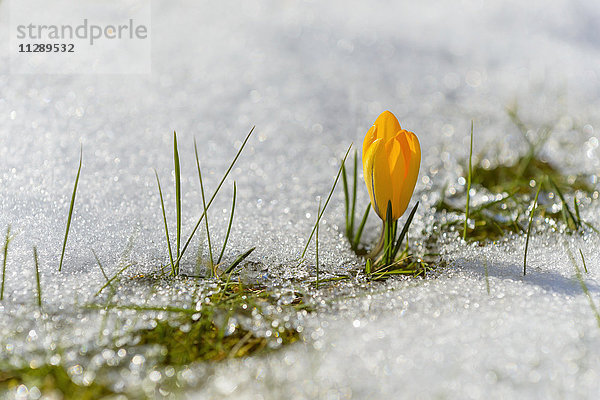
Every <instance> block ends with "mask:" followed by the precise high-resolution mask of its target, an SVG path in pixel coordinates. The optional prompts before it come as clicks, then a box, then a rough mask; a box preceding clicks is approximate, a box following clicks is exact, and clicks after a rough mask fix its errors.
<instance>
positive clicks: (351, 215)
mask: <svg viewBox="0 0 600 400" xmlns="http://www.w3.org/2000/svg"><path fill="white" fill-rule="evenodd" d="M357 163H358V153H357V151H356V150H354V176H353V182H352V207H351V208H350V233H351V234H352V236H354V213H355V209H356V189H357V188H356V186H357V185H356V178H357V176H358V164H357ZM351 240H352V239H351Z"/></svg>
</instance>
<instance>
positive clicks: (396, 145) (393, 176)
mask: <svg viewBox="0 0 600 400" xmlns="http://www.w3.org/2000/svg"><path fill="white" fill-rule="evenodd" d="M362 160H363V174H364V178H365V183H366V184H367V189H368V190H369V197H370V198H371V205H372V206H373V208H374V209H375V212H376V213H377V215H379V217H380V218H381V219H382V220H384V221H385V220H386V213H387V212H386V210H387V207H388V202H389V201H391V203H392V220H394V221H395V220H397V219H398V218H400V217H401V216H402V214H404V212H405V211H406V208H407V207H408V202H409V201H410V198H411V196H412V194H413V191H414V189H415V184H416V183H417V177H418V175H419V166H420V165H421V146H420V145H419V139H417V136H416V135H415V134H414V133H412V132H409V131H406V130H404V129H402V128H401V127H400V123H399V122H398V119H397V118H396V117H395V116H394V114H392V113H391V112H389V111H384V112H382V113H381V115H379V117H377V120H375V124H373V126H372V127H371V129H369V131H368V132H367V135H366V136H365V140H364V142H363V153H362Z"/></svg>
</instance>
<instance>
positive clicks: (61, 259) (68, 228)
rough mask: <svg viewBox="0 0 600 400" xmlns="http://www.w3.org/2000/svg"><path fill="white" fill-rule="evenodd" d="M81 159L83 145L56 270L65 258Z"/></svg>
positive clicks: (81, 150) (59, 268) (60, 267)
mask: <svg viewBox="0 0 600 400" xmlns="http://www.w3.org/2000/svg"><path fill="white" fill-rule="evenodd" d="M82 159H83V146H82V147H81V148H80V149H79V168H78V169H77V176H76V177H75V185H74V186H73V195H72V196H71V205H70V206H69V216H68V217H67V229H66V230H65V239H64V241H63V246H62V252H61V254H60V264H59V265H58V271H59V272H60V271H61V270H62V266H63V260H64V258H65V249H66V248H67V238H68V237H69V230H70V228H71V218H72V217H73V207H75V195H76V194H77V185H78V184H79V174H80V173H81V161H82Z"/></svg>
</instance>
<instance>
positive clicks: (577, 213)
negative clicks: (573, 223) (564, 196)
mask: <svg viewBox="0 0 600 400" xmlns="http://www.w3.org/2000/svg"><path fill="white" fill-rule="evenodd" d="M573 208H574V209H575V216H577V223H579V225H581V214H580V213H579V202H578V201H577V197H573Z"/></svg>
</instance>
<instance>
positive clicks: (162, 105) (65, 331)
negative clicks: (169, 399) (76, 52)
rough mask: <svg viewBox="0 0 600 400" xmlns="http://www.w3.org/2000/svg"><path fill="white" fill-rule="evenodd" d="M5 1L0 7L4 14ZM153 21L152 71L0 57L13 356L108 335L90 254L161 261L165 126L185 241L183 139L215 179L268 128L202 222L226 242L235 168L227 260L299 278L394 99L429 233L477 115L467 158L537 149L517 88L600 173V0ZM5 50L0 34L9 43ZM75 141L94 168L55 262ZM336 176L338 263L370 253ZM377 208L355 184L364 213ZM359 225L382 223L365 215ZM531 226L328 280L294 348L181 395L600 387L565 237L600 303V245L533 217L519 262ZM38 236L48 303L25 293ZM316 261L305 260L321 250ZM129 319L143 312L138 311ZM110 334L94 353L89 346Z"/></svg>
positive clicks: (340, 266)
mask: <svg viewBox="0 0 600 400" xmlns="http://www.w3.org/2000/svg"><path fill="white" fill-rule="evenodd" d="M7 8H8V3H6V2H1V3H0V23H1V24H2V25H6V21H7V13H6V11H7ZM152 30H153V31H152V58H153V63H152V74H151V75H123V76H119V75H90V76H85V75H64V76H63V75H44V74H39V75H18V74H9V71H8V56H7V55H6V54H2V55H0V88H1V90H0V138H1V146H0V195H1V197H0V210H1V212H0V230H4V229H5V227H6V226H7V225H9V224H11V226H12V230H13V232H14V240H13V241H12V242H11V244H10V248H9V257H8V264H7V277H6V282H7V286H6V289H5V300H4V301H3V302H2V303H0V310H2V311H1V312H0V325H1V326H2V329H1V330H0V344H2V345H3V346H4V348H5V350H7V352H8V347H6V346H8V345H10V344H11V343H12V344H14V345H15V346H16V348H18V350H14V351H13V353H11V354H13V355H14V354H15V353H14V352H17V353H18V354H20V355H21V356H22V357H24V358H25V359H27V358H31V357H33V356H32V354H33V355H36V357H37V356H38V354H45V352H44V351H45V349H46V348H47V347H48V346H50V344H51V343H52V342H54V343H57V342H58V343H59V345H64V346H68V344H69V343H70V344H73V343H79V342H81V343H90V338H95V337H97V335H98V332H100V331H101V330H102V329H103V328H102V326H103V325H102V316H91V315H87V314H86V315H85V316H84V315H83V314H81V313H80V312H78V311H77V310H78V309H77V308H76V307H75V306H77V305H82V304H85V303H86V302H87V301H91V300H93V299H94V298H95V297H94V295H95V293H96V292H97V291H98V289H99V288H100V287H101V286H102V285H103V284H104V278H103V276H102V275H101V272H100V270H99V269H98V268H97V265H96V262H95V259H94V257H93V255H92V252H91V249H92V248H93V249H94V250H95V251H96V253H97V254H98V256H99V258H100V260H102V262H103V265H104V266H105V267H106V269H107V270H108V274H109V275H110V276H112V275H114V274H115V273H116V272H117V271H118V270H119V269H120V268H121V267H122V266H124V265H125V264H124V263H126V262H127V260H130V261H131V262H133V263H134V266H133V267H132V269H131V270H130V271H129V273H130V274H132V275H133V274H135V273H148V272H151V271H156V270H157V268H158V266H159V265H160V264H161V263H163V264H164V263H165V262H166V260H167V253H166V250H165V244H164V232H163V227H162V219H161V211H160V203H159V199H158V194H157V189H156V182H155V178H154V172H153V168H156V170H157V171H158V173H159V175H160V176H161V180H162V185H163V191H164V194H165V200H166V202H167V205H168V209H167V213H168V216H169V222H170V224H171V225H170V226H171V227H174V222H175V215H174V187H173V183H172V182H173V181H172V170H173V164H172V163H173V162H172V151H171V143H172V132H173V130H176V131H177V134H178V139H179V143H180V152H181V159H182V174H183V192H184V204H183V210H184V229H183V231H184V232H186V234H187V232H189V231H190V229H191V228H192V227H193V225H194V224H195V222H196V218H197V217H198V216H199V215H200V213H201V209H202V205H201V198H200V190H199V185H198V181H197V175H196V172H195V171H196V170H195V162H194V155H193V139H194V138H196V139H197V141H198V144H199V152H200V157H201V162H202V166H203V170H204V172H205V185H206V186H207V187H208V191H209V192H211V193H212V191H213V190H214V188H215V187H216V185H217V183H218V181H219V179H220V177H221V174H222V173H223V171H224V170H225V169H226V168H227V165H228V164H229V162H230V160H231V159H232V157H233V156H234V155H235V153H236V151H237V149H238V147H239V145H240V144H241V141H242V140H243V138H244V136H245V134H246V133H247V132H248V131H249V130H250V129H251V127H252V126H253V125H256V131H255V133H254V135H253V137H252V138H251V139H250V142H249V145H248V148H247V149H246V150H245V151H244V153H242V156H241V158H240V160H239V162H238V164H237V165H236V167H235V168H234V170H233V171H232V176H231V178H230V179H229V180H228V181H227V183H226V184H225V186H224V188H223V192H222V194H220V195H219V196H218V197H217V199H216V202H215V204H214V205H213V207H212V208H211V210H213V212H212V213H211V214H210V223H211V233H213V234H214V235H215V238H216V241H217V242H218V243H221V241H222V239H223V237H224V234H225V229H226V225H227V219H228V216H229V214H228V212H229V207H230V196H231V193H232V181H233V180H235V181H236V182H237V187H238V203H237V204H238V205H237V209H236V219H235V221H234V225H233V231H232V236H231V239H230V240H231V243H230V247H229V250H228V251H227V254H228V257H229V258H228V259H230V260H232V259H233V258H234V257H235V256H236V255H237V254H239V253H241V252H243V251H245V250H247V249H248V248H250V247H252V246H257V249H256V250H255V252H254V253H253V254H252V255H251V256H250V258H249V260H251V261H253V262H256V263H259V265H260V266H261V268H264V270H262V269H261V270H259V271H258V273H257V274H254V275H252V274H251V275H252V276H253V278H252V279H262V280H273V281H276V282H278V283H282V284H283V285H287V286H291V285H294V284H298V282H299V281H301V280H302V279H305V278H307V277H309V276H311V275H312V274H314V271H313V270H312V269H311V266H310V265H307V264H304V265H301V266H300V267H296V266H295V264H294V263H293V262H292V261H293V260H295V259H296V258H297V257H298V256H299V254H300V252H301V250H302V248H303V246H304V244H305V241H306V239H307V237H308V234H309V233H310V230H311V228H312V225H313V224H314V220H315V213H316V211H317V206H318V199H319V196H320V197H321V198H323V197H324V196H326V194H327V192H328V190H329V188H330V186H331V184H332V182H333V179H334V177H335V174H336V171H337V167H338V163H339V159H340V158H341V156H342V155H343V154H344V152H345V150H346V148H347V147H348V145H349V144H350V143H351V142H354V143H355V145H356V147H357V148H359V149H360V144H361V143H362V139H363V137H364V134H365V133H366V131H367V129H368V127H369V126H370V125H371V124H372V123H373V121H374V120H375V118H376V117H377V115H378V114H379V113H380V112H382V111H384V110H386V109H389V110H391V111H393V112H394V113H395V114H396V116H397V117H398V119H399V120H400V123H401V124H402V126H403V127H404V128H406V129H409V130H411V131H414V132H415V133H417V135H418V136H419V139H420V141H421V148H422V149H423V162H422V167H421V174H420V180H419V182H418V184H417V189H416V193H415V197H414V199H415V200H416V199H419V200H421V202H422V205H421V207H420V211H419V213H418V214H419V217H418V221H416V222H415V223H416V224H420V225H418V226H424V225H427V223H428V222H430V221H431V214H430V213H429V211H427V210H428V208H429V207H430V206H431V205H432V204H433V203H434V202H435V200H436V193H439V190H440V189H441V188H442V187H443V186H444V185H445V184H446V183H449V184H450V188H456V189H457V190H462V189H463V185H464V183H463V185H461V184H460V183H459V181H458V177H459V176H461V175H462V173H463V166H461V165H460V164H459V161H461V160H464V158H465V157H466V156H467V155H468V153H467V150H468V146H467V145H468V140H469V138H468V132H469V126H470V121H471V119H474V120H475V154H477V155H479V154H484V156H486V157H490V159H492V160H494V159H495V158H497V161H507V160H511V159H514V158H515V157H516V156H517V155H518V154H519V153H522V152H524V151H525V150H526V148H525V144H524V143H523V140H522V138H521V136H520V134H519V133H518V131H517V129H516V128H514V127H513V126H512V125H511V123H510V121H509V119H508V117H507V116H506V113H505V107H507V106H509V105H511V104H513V103H514V102H515V101H516V102H517V103H518V105H519V112H520V115H521V116H522V117H523V119H524V120H526V121H527V122H528V123H529V124H530V125H531V126H532V127H537V126H541V125H543V124H546V123H551V124H555V126H556V128H555V130H554V132H553V136H552V138H551V140H550V142H549V143H548V145H547V146H546V148H545V153H544V154H545V156H546V157H547V158H548V159H550V160H552V161H554V162H556V163H558V164H559V165H561V167H563V168H564V169H565V170H566V171H570V172H584V173H596V172H597V171H598V167H599V166H600V157H599V154H598V152H599V150H598V129H600V128H599V126H600V119H599V117H598V115H597V109H598V106H599V105H600V96H599V93H600V75H599V72H598V68H597V67H598V65H600V7H599V6H598V3H597V2H595V1H592V0H589V1H584V0H578V1H554V2H551V3H550V2H547V1H530V2H525V3H524V2H516V1H508V2H507V1H492V2H456V1H443V2H434V1H423V2H408V3H406V4H396V3H394V2H382V3H377V4H375V3H372V2H369V3H358V2H356V3H351V4H350V3H348V2H342V1H332V2H321V3H317V2H305V3H303V4H301V5H297V4H294V5H292V3H287V2H276V1H272V2H258V3H256V2H243V4H239V5H233V4H216V3H215V4H212V5H210V6H208V5H203V4H200V3H198V2H192V1H188V2H178V5H177V6H174V5H173V4H171V3H168V2H154V3H153V4H152ZM7 41H8V39H7V33H6V32H4V31H1V32H0V43H2V44H6V43H7ZM80 143H81V144H82V145H83V168H82V173H81V179H80V182H79V190H78V194H77V203H76V207H75V213H74V217H73V223H72V226H71V233H70V236H69V243H68V246H67V252H66V256H65V264H64V267H63V271H62V272H61V273H58V271H57V268H58V262H59V259H60V249H61V246H62V239H63V235H64V225H65V221H66V216H67V212H68V204H69V201H70V195H71V190H72V185H73V181H74V178H75V174H76V168H77V163H78V157H79V146H80ZM594 183H595V182H594ZM340 189H341V188H338V190H337V191H336V193H335V194H334V198H333V200H332V203H331V204H330V206H329V208H328V210H327V212H326V214H325V217H324V221H323V225H322V230H321V243H320V258H321V262H322V263H323V269H324V270H326V271H328V272H343V271H348V270H357V269H358V268H359V267H360V264H359V261H360V260H359V259H358V258H357V257H355V256H354V255H353V253H352V252H351V251H350V249H349V247H348V245H347V244H346V241H345V239H344V238H343V237H342V236H341V234H342V233H343V229H344V227H343V225H344V219H343V212H344V211H343V195H342V191H341V190H340ZM596 197H597V196H596ZM366 201H368V195H367V192H366V190H364V188H363V187H362V186H361V187H360V190H359V195H358V204H359V205H361V206H360V208H362V207H363V206H362V205H363V204H366ZM582 213H583V217H584V218H585V219H586V220H587V221H589V222H591V223H595V224H600V217H598V215H599V213H598V205H597V199H582ZM368 229H369V232H367V237H370V238H374V237H375V236H376V235H377V229H378V224H377V221H375V218H374V217H373V218H372V219H371V220H370V222H369V225H368ZM129 240H131V242H132V243H133V246H132V250H131V253H130V254H127V252H126V250H125V249H126V247H127V243H128V241H129ZM524 241H525V238H524V237H523V236H510V237H508V238H506V239H504V240H502V241H499V242H497V243H493V244H488V245H486V246H484V247H481V246H478V245H466V244H464V243H462V242H460V240H459V238H458V237H457V236H452V235H450V236H448V237H446V238H444V239H443V240H442V241H441V243H440V245H441V247H442V252H443V254H444V259H445V260H447V261H448V262H449V265H448V266H447V267H446V268H444V269H443V270H442V271H438V273H437V274H436V276H435V277H434V278H430V279H426V280H420V279H412V280H401V279H397V280H394V279H392V280H389V281H387V282H386V283H384V284H373V285H359V284H356V287H354V288H352V287H350V286H351V285H343V286H342V287H341V288H340V289H339V291H340V292H339V293H336V292H335V291H327V290H325V291H323V292H322V293H320V294H319V296H322V298H323V301H324V305H323V307H321V308H319V311H318V312H316V313H311V314H308V315H306V316H305V318H304V320H303V321H302V322H301V323H302V325H303V326H304V330H303V337H304V339H305V340H304V341H303V342H302V343H298V344H294V345H291V346H289V347H286V348H283V349H281V350H280V351H277V352H273V353H270V354H269V355H267V356H261V357H256V358H248V359H244V360H236V361H227V362H224V363H221V364H217V365H210V366H208V365H199V366H192V367H190V369H189V370H188V372H186V376H187V377H188V378H189V380H190V382H198V383H199V386H197V387H196V388H195V389H190V390H188V391H187V392H186V393H187V394H188V395H189V396H190V397H191V398H199V399H202V398H215V397H220V398H238V399H246V398H247V399H260V398H264V399H282V398H296V399H298V398H331V399H337V398H340V399H343V398H356V399H360V398H384V397H391V398H436V397H440V398H461V399H464V398H469V399H478V398H486V399H487V398H540V399H549V398H595V397H596V396H597V394H598V393H599V392H600V376H599V375H600V351H599V350H598V349H600V329H599V326H598V324H597V321H596V319H595V316H594V313H593V311H592V309H591V308H590V306H589V303H588V298H587V297H586V295H585V294H584V293H583V291H582V290H581V286H580V283H579V281H578V280H577V279H576V277H575V268H574V266H573V262H571V260H570V259H569V252H570V253H571V254H572V255H573V258H574V259H575V260H576V262H577V263H578V264H579V266H580V268H581V266H582V265H581V263H580V256H579V249H581V250H582V252H583V253H584V255H585V257H586V265H587V268H588V270H589V273H588V274H584V279H585V282H586V284H587V287H588V288H589V290H590V293H591V296H592V298H593V299H594V300H595V301H596V304H600V281H599V278H600V275H599V274H600V258H599V256H598V254H597V252H596V251H595V250H596V248H597V247H598V245H599V244H600V237H599V236H598V235H597V234H594V233H593V232H587V233H585V234H584V235H578V234H575V235H571V234H567V233H562V232H560V231H559V230H555V229H551V228H544V227H537V228H536V229H535V234H534V236H533V237H532V239H531V242H530V246H529V249H530V250H529V256H528V260H529V273H528V274H527V275H526V276H525V277H523V276H522V257H523V248H524ZM34 245H35V246H37V248H38V251H39V254H40V269H41V281H42V292H43V298H44V303H45V304H44V307H45V310H47V311H48V312H49V313H50V316H45V317H44V316H42V315H41V314H40V313H39V312H38V311H37V309H36V307H35V304H34V303H35V296H36V295H35V293H36V292H35V275H34V265H33V254H32V247H33V246H34ZM197 246H198V242H197V241H194V242H193V248H192V249H191V251H190V252H189V253H187V256H186V258H185V259H184V265H183V268H184V269H185V271H186V272H192V271H193V268H194V263H195V258H196V252H197V251H196V248H197ZM308 254H309V256H308V259H309V260H310V259H311V257H312V255H313V254H314V253H313V250H312V248H311V249H310V250H309V253H308ZM486 265H487V270H488V279H489V289H490V290H489V293H488V291H487V288H486V274H485V268H486V267H485V266H486ZM120 287H121V289H122V290H123V294H122V295H121V296H120V297H118V299H119V300H120V301H123V302H126V301H130V300H131V299H132V298H133V299H136V298H137V297H140V296H141V294H143V293H144V291H145V290H146V288H145V287H144V286H143V285H141V286H140V287H137V286H136V284H135V283H128V282H127V281H126V280H124V281H122V282H121V284H120ZM189 290H190V285H189V284H186V282H178V283H172V284H171V286H167V287H161V289H160V290H158V292H157V293H158V294H157V295H156V296H155V297H154V298H153V299H152V301H165V302H169V303H172V304H177V303H179V302H180V303H185V302H187V301H188V299H189ZM120 318H122V319H123V321H130V323H131V324H134V325H135V324H143V323H147V321H135V318H134V314H133V313H129V314H128V313H123V314H122V315H120ZM132 321H133V322H132ZM73 327H75V328H73ZM115 329H117V328H116V327H115ZM31 332H33V334H32V333H31ZM35 337H37V339H35ZM29 338H34V339H29ZM101 345H102V342H101V341H100V342H99V343H96V346H100V347H98V348H97V349H91V350H89V351H90V352H91V353H94V351H98V352H100V350H101ZM98 349H100V350H98ZM80 356H81V355H77V354H75V355H73V359H72V360H70V361H72V362H73V363H74V362H75V360H76V359H78V357H80ZM131 356H132V357H134V356H133V355H131ZM15 357H16V356H15ZM40 357H42V358H43V357H44V356H40ZM127 357H129V355H128V356H127ZM7 358H8V356H7ZM145 358H146V359H147V360H151V359H152V357H151V355H149V354H146V355H145ZM132 360H133V359H132ZM138 361H139V359H138ZM132 362H133V361H132ZM136 365H137V364H136ZM143 365H144V367H142V368H141V372H139V374H140V376H141V377H140V378H139V379H140V382H141V381H143V379H146V381H144V382H146V383H145V384H147V382H148V380H147V379H148V378H144V377H145V376H146V375H148V374H150V372H151V370H152V367H151V362H149V363H148V364H143ZM134 375H135V374H134ZM136 379H137V378H135V377H134V376H133V375H132V376H127V377H124V378H123V380H124V381H126V382H129V383H128V384H132V383H131V382H134V381H135V380H136Z"/></svg>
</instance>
